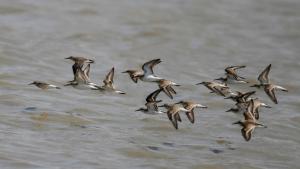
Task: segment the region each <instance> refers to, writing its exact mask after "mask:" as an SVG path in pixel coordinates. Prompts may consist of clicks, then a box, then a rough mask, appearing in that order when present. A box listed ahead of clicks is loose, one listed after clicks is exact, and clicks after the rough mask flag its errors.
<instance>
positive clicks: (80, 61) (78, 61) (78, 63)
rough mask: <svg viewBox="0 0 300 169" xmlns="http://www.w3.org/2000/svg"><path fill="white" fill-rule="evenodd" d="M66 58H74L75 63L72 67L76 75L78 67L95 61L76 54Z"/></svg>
mask: <svg viewBox="0 0 300 169" xmlns="http://www.w3.org/2000/svg"><path fill="white" fill-rule="evenodd" d="M65 59H70V60H73V61H74V62H75V63H74V64H73V66H72V69H73V74H74V76H75V74H76V70H77V69H78V68H80V69H82V67H83V65H84V64H85V63H94V60H92V59H87V58H84V57H76V56H70V57H67V58H65Z"/></svg>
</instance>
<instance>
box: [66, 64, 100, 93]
mask: <svg viewBox="0 0 300 169" xmlns="http://www.w3.org/2000/svg"><path fill="white" fill-rule="evenodd" d="M89 72H90V64H88V65H87V66H86V67H85V68H84V69H83V70H82V69H81V68H77V69H76V73H75V75H74V80H72V81H69V82H68V83H67V84H65V86H73V87H75V88H77V89H94V90H98V89H99V86H97V84H95V83H92V82H91V81H90V77H89Z"/></svg>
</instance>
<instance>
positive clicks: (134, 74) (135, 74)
mask: <svg viewBox="0 0 300 169" xmlns="http://www.w3.org/2000/svg"><path fill="white" fill-rule="evenodd" d="M122 73H128V74H129V76H130V78H131V80H132V81H133V82H134V83H137V82H138V80H139V79H140V78H141V77H142V76H143V74H144V72H143V71H142V70H126V71H124V72H122Z"/></svg>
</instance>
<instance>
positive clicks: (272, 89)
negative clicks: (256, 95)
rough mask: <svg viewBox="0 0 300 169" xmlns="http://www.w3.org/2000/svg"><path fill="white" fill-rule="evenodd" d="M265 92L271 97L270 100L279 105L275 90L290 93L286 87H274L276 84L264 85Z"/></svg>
mask: <svg viewBox="0 0 300 169" xmlns="http://www.w3.org/2000/svg"><path fill="white" fill-rule="evenodd" d="M264 86H265V87H264V90H265V92H266V94H267V95H268V96H269V98H270V99H271V100H272V101H273V102H274V103H275V104H278V101H277V98H276V96H275V90H276V89H278V90H281V91H284V92H288V90H287V89H286V88H284V87H281V86H278V85H274V84H264Z"/></svg>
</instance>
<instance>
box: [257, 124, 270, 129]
mask: <svg viewBox="0 0 300 169" xmlns="http://www.w3.org/2000/svg"><path fill="white" fill-rule="evenodd" d="M257 125H258V126H260V127H264V128H268V126H266V125H264V124H260V123H257Z"/></svg>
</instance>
